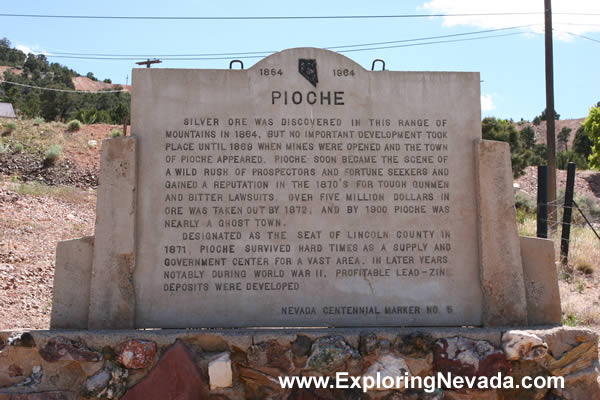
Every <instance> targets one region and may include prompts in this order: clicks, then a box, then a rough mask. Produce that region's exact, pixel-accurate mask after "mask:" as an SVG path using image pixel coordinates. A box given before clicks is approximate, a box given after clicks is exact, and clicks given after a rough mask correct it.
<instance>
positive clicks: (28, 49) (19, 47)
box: [15, 44, 48, 54]
mask: <svg viewBox="0 0 600 400" xmlns="http://www.w3.org/2000/svg"><path fill="white" fill-rule="evenodd" d="M15 49H17V50H21V51H22V52H23V53H25V54H29V53H33V54H48V52H47V51H46V50H45V49H41V48H40V47H39V46H33V47H30V46H25V45H23V44H18V45H16V46H15Z"/></svg>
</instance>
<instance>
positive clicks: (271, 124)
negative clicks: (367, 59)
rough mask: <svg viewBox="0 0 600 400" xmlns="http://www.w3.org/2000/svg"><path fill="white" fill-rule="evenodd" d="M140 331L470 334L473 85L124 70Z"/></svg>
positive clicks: (331, 57) (329, 58)
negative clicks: (133, 145)
mask: <svg viewBox="0 0 600 400" xmlns="http://www.w3.org/2000/svg"><path fill="white" fill-rule="evenodd" d="M133 90H134V92H133V101H132V134H133V135H134V136H135V137H136V138H137V139H136V140H137V204H136V214H135V220H136V229H135V232H136V238H135V242H136V245H135V249H136V251H135V253H136V258H135V272H134V275H133V282H134V288H135V326H136V327H235V326H398V325H409V326H424V325H438V326H439V325H481V324H482V307H483V306H482V289H481V283H480V282H481V281H480V261H479V253H478V225H477V224H478V220H477V218H478V217H477V194H476V182H477V179H476V172H475V161H474V160H475V155H474V153H475V152H476V147H475V146H474V145H473V143H474V140H476V139H477V138H480V135H481V133H480V132H481V127H480V120H481V113H480V92H479V74H478V73H462V72H390V71H378V72H372V71H367V70H365V69H363V68H362V67H361V66H359V65H358V64H356V63H354V62H353V61H352V60H350V59H348V58H346V57H344V56H341V55H339V54H336V53H333V52H329V51H324V50H318V49H311V48H302V49H293V50H288V51H284V52H281V53H277V54H275V55H273V56H270V57H267V58H266V59H264V60H262V61H261V62H259V63H258V64H256V65H255V66H253V67H252V68H250V69H248V70H173V69H138V70H134V74H133Z"/></svg>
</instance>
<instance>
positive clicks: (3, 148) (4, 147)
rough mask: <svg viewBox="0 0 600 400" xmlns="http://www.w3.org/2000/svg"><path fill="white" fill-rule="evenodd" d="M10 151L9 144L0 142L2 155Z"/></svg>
mask: <svg viewBox="0 0 600 400" xmlns="http://www.w3.org/2000/svg"><path fill="white" fill-rule="evenodd" d="M7 151H8V144H5V143H2V142H0V154H4V153H6V152H7Z"/></svg>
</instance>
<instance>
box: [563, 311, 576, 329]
mask: <svg viewBox="0 0 600 400" xmlns="http://www.w3.org/2000/svg"><path fill="white" fill-rule="evenodd" d="M562 323H563V325H567V326H578V325H579V324H580V323H581V321H580V320H579V318H577V317H576V316H575V314H573V313H569V315H565V316H564V317H563V318H562Z"/></svg>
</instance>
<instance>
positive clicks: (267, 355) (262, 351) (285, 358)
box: [247, 339, 293, 372]
mask: <svg viewBox="0 0 600 400" xmlns="http://www.w3.org/2000/svg"><path fill="white" fill-rule="evenodd" d="M247 355H248V363H249V364H250V367H253V368H256V367H271V368H278V369H279V370H281V371H283V372H289V371H290V370H291V369H292V367H293V364H292V354H291V351H290V349H288V348H286V347H284V346H282V345H280V344H279V343H278V342H277V340H275V339H273V340H268V341H266V342H262V343H259V344H256V345H252V346H250V347H249V348H248V354H247Z"/></svg>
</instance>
